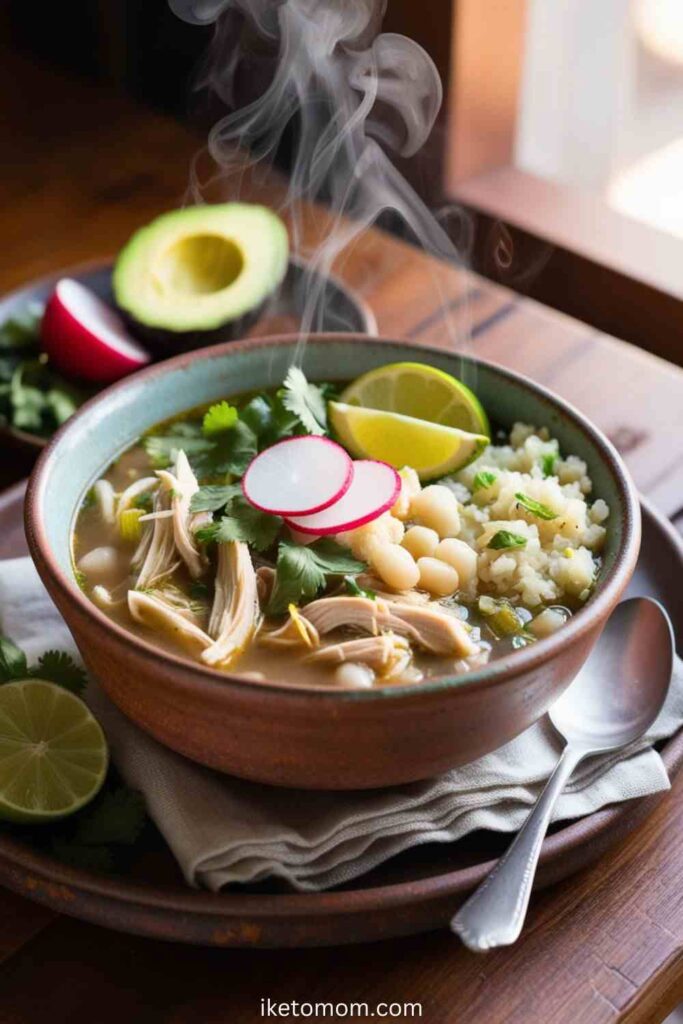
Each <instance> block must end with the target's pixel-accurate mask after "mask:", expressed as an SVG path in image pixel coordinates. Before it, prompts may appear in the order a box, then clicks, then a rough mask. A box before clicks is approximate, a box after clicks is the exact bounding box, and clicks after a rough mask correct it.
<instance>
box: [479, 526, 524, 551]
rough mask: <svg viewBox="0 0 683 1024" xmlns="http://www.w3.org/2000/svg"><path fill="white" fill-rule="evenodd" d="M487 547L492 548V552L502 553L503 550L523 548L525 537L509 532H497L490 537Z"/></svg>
mask: <svg viewBox="0 0 683 1024" xmlns="http://www.w3.org/2000/svg"><path fill="white" fill-rule="evenodd" d="M487 547H489V548H493V550H494V551H503V550H505V548H525V547H526V537H522V536H521V534H519V533H511V531H510V530H499V531H498V533H494V535H493V537H491V540H490V541H489V542H488V544H487Z"/></svg>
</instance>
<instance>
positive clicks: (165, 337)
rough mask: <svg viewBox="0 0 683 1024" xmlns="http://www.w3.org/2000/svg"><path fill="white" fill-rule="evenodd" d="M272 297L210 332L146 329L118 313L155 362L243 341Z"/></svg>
mask: <svg viewBox="0 0 683 1024" xmlns="http://www.w3.org/2000/svg"><path fill="white" fill-rule="evenodd" d="M272 298H273V296H270V297H269V298H268V299H266V301H265V302H262V303H261V305H260V306H259V307H258V309H250V310H249V312H248V313H245V314H244V315H243V316H240V317H238V318H237V319H236V320H230V321H228V322H227V323H225V324H222V325H221V326H220V327H215V328H214V329H213V330H210V331H169V330H167V329H166V328H161V327H147V326H146V325H145V324H141V323H140V322H139V321H138V320H135V319H134V318H133V317H131V316H129V315H128V314H127V313H126V311H125V309H119V312H120V314H121V315H122V316H123V319H124V320H125V322H126V324H127V326H128V329H129V331H130V333H131V334H132V336H133V337H134V338H136V339H137V340H138V341H139V342H140V344H141V345H144V347H145V348H146V349H147V351H148V352H149V353H150V355H151V356H152V358H153V359H154V361H155V362H159V361H160V360H162V359H170V358H171V356H177V355H180V354H181V352H191V351H192V350H193V349H196V348H207V347H208V346H209V345H218V344H220V343H221V342H224V341H236V340H237V339H238V338H243V337H244V336H245V335H246V333H247V331H249V330H250V329H251V328H252V327H253V326H254V324H255V323H256V321H257V320H259V319H260V317H261V316H262V315H263V313H264V312H265V310H266V309H267V307H268V305H269V304H270V302H271V301H272Z"/></svg>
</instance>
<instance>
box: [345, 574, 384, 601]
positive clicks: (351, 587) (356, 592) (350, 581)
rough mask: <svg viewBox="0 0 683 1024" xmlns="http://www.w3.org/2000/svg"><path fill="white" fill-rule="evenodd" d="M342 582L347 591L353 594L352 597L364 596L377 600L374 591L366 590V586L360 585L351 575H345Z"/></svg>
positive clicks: (370, 599)
mask: <svg viewBox="0 0 683 1024" xmlns="http://www.w3.org/2000/svg"><path fill="white" fill-rule="evenodd" d="M344 583H345V584H346V590H347V592H348V593H349V594H353V596H354V597H366V598H367V599H368V600H369V601H376V600H377V594H376V593H375V591H374V590H368V589H367V588H366V587H360V586H359V585H358V583H357V582H356V580H355V579H354V577H353V576H345V577H344Z"/></svg>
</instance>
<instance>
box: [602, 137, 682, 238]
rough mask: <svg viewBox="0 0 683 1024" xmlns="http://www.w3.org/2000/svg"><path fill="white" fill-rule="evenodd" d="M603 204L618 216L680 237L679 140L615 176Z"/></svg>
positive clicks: (680, 150)
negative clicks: (638, 221) (622, 215)
mask: <svg viewBox="0 0 683 1024" xmlns="http://www.w3.org/2000/svg"><path fill="white" fill-rule="evenodd" d="M607 201H608V203H609V204H610V206H612V207H613V208H614V209H615V210H618V211H619V212H620V213H625V214H626V215H627V216H629V217H635V219H636V220H642V221H645V222H646V223H648V224H651V225H652V226H653V227H656V228H661V230H662V231H668V232H669V234H673V235H677V236H678V237H679V238H683V138H681V139H676V140H675V141H674V142H670V143H669V145H668V146H664V147H663V148H662V149H658V150H657V151H656V152H655V153H651V154H649V155H648V156H646V157H644V158H643V159H642V160H639V161H638V162H637V163H635V164H632V165H631V166H630V167H628V168H627V169H626V170H625V171H622V172H621V173H619V174H616V175H615V176H614V178H613V179H612V181H611V182H610V184H609V186H608V189H607Z"/></svg>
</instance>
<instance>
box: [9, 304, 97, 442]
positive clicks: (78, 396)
mask: <svg viewBox="0 0 683 1024" xmlns="http://www.w3.org/2000/svg"><path fill="white" fill-rule="evenodd" d="M42 316H43V307H42V306H40V305H36V304H32V305H30V306H28V307H27V309H26V310H25V311H24V313H23V314H21V315H20V316H16V317H12V318H10V319H9V320H6V321H5V323H4V324H1V325H0V423H4V424H7V425H9V426H12V427H14V428H15V429H17V430H24V431H27V432H29V433H32V434H38V435H39V436H41V437H49V436H50V434H52V433H54V431H55V430H56V429H57V427H60V426H61V425H62V423H64V422H65V421H66V420H68V418H69V417H70V416H71V415H72V414H73V413H74V412H75V411H76V409H77V408H78V406H79V405H80V404H81V403H82V402H83V401H84V400H85V398H86V397H87V394H86V393H85V392H84V391H82V390H80V389H79V388H76V387H74V386H73V385H72V384H70V383H67V381H65V380H64V379H63V378H62V377H61V376H60V375H59V374H57V373H55V372H54V370H52V369H51V367H50V365H49V361H48V358H47V356H46V355H45V354H44V353H43V352H41V346H40V324H41V320H42Z"/></svg>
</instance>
